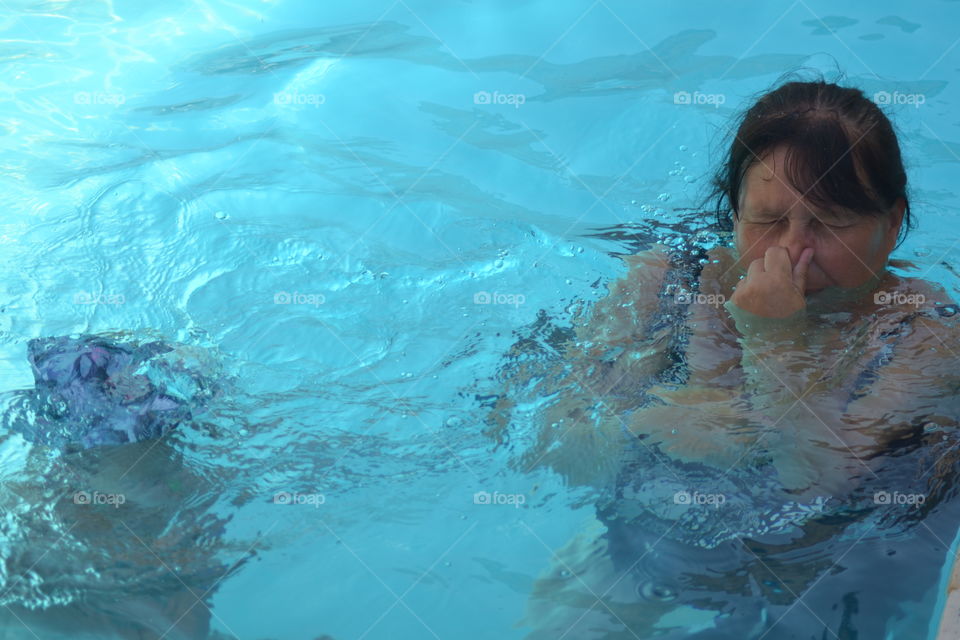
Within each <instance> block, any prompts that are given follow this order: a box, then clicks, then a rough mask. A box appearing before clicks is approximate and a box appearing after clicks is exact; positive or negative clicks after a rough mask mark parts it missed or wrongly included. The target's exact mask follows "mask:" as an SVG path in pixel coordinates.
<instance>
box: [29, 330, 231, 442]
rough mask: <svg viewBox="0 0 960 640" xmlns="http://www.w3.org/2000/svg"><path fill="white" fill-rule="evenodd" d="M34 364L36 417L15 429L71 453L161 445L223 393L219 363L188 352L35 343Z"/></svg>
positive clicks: (100, 342)
mask: <svg viewBox="0 0 960 640" xmlns="http://www.w3.org/2000/svg"><path fill="white" fill-rule="evenodd" d="M27 357H28V359H29V361H30V365H31V367H32V369H33V375H34V380H35V388H34V389H33V390H32V391H29V392H25V393H26V395H28V396H29V398H30V401H31V403H32V404H33V407H32V408H33V412H32V413H31V414H30V415H27V416H24V418H25V419H24V420H20V421H16V422H13V423H12V424H11V426H12V427H13V428H15V429H17V430H19V431H20V432H21V433H22V434H23V435H24V437H25V438H26V439H27V440H29V441H31V442H34V443H37V444H43V445H46V446H48V447H55V448H60V449H64V450H68V451H75V450H78V449H89V448H91V447H98V446H104V445H118V444H127V443H132V442H142V441H145V440H155V439H158V438H161V437H162V436H164V435H166V434H167V433H169V431H170V430H171V429H173V428H175V427H176V426H177V425H178V424H180V423H182V422H185V421H188V420H191V419H192V418H193V417H194V415H195V414H198V413H200V412H201V411H202V409H203V408H204V406H205V405H206V403H207V402H208V401H209V400H210V398H211V397H212V396H213V395H214V393H215V392H216V388H217V387H216V385H217V381H216V373H217V371H216V368H215V367H214V366H213V362H212V360H211V359H210V358H209V356H208V355H207V354H205V353H204V352H203V351H201V350H200V349H197V348H194V347H188V346H186V345H171V344H168V343H165V342H161V341H147V342H140V341H135V340H130V339H125V340H118V339H112V338H109V337H105V336H99V335H80V336H62V337H55V338H34V339H33V340H30V342H29V343H28V345H27Z"/></svg>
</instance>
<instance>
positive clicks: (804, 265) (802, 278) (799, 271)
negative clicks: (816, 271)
mask: <svg viewBox="0 0 960 640" xmlns="http://www.w3.org/2000/svg"><path fill="white" fill-rule="evenodd" d="M812 260H813V249H812V248H810V247H807V248H806V249H804V250H803V252H802V253H801V254H800V259H799V260H797V266H795V267H794V268H793V283H794V284H795V285H797V288H798V289H800V292H801V293H802V292H803V291H805V290H806V286H807V269H808V268H809V267H810V262H811V261H812Z"/></svg>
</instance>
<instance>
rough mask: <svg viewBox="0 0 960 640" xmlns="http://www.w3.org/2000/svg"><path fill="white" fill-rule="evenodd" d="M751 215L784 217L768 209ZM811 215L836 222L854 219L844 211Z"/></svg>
mask: <svg viewBox="0 0 960 640" xmlns="http://www.w3.org/2000/svg"><path fill="white" fill-rule="evenodd" d="M748 211H749V209H748ZM753 214H754V215H755V216H757V217H759V218H779V217H781V216H784V215H786V214H785V213H784V212H781V211H771V210H769V209H761V210H760V211H755V212H753ZM813 215H814V217H817V218H836V219H838V220H847V219H851V220H852V219H853V218H854V216H853V215H851V214H850V213H849V212H846V211H831V210H827V211H824V210H819V211H814V212H813Z"/></svg>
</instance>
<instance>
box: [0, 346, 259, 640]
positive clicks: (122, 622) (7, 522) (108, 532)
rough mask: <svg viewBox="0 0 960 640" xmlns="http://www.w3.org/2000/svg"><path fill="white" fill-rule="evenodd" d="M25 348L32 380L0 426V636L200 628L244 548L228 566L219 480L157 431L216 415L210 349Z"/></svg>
mask: <svg viewBox="0 0 960 640" xmlns="http://www.w3.org/2000/svg"><path fill="white" fill-rule="evenodd" d="M27 352H28V359H29V362H30V365H31V366H32V369H33V374H34V378H35V386H34V388H33V389H29V390H21V391H16V392H12V393H10V394H7V398H6V405H5V409H6V410H5V411H4V413H3V415H2V419H3V424H4V426H5V427H6V428H7V433H3V432H2V431H0V458H2V459H3V460H4V468H2V469H0V476H2V480H3V482H2V484H0V488H2V491H0V511H2V512H3V513H4V514H5V518H4V519H3V521H2V522H0V538H2V539H3V541H4V544H3V545H0V638H11V639H13V638H17V639H19V638H36V637H38V636H39V637H43V638H51V639H54V638H77V639H79V638H90V639H94V638H96V639H103V638H125V639H129V640H140V639H142V638H160V637H163V638H169V639H171V640H195V639H197V638H206V637H208V633H209V627H210V611H209V606H210V604H209V601H210V598H211V597H212V594H213V591H214V589H215V588H216V586H217V584H219V582H220V581H221V580H223V579H224V578H225V577H227V576H228V575H229V574H230V573H231V572H232V571H234V570H236V569H237V568H238V567H239V566H240V564H242V563H243V562H244V561H245V560H246V559H247V558H248V557H249V553H250V552H251V549H250V547H249V545H244V547H243V548H240V549H232V550H230V551H231V557H230V558H229V563H230V564H224V558H222V557H221V555H222V552H223V550H224V548H225V547H227V546H228V544H229V543H226V542H224V541H223V540H222V539H221V537H222V536H223V534H224V532H225V527H226V524H227V521H228V520H229V516H227V517H224V516H222V515H220V514H219V513H218V511H217V509H216V505H217V504H218V502H219V499H220V492H219V491H218V490H217V488H216V485H215V481H216V480H217V479H216V478H215V477H213V476H210V475H209V474H206V473H198V472H197V470H196V469H194V468H193V467H192V466H191V464H190V463H189V462H186V461H185V460H184V458H183V456H182V455H181V453H180V452H179V451H178V450H177V448H176V447H173V446H170V445H169V443H168V442H165V441H164V440H165V436H167V435H168V434H169V433H170V432H171V431H172V430H173V429H176V428H178V427H181V428H182V427H184V426H187V425H188V423H191V422H196V421H199V420H201V419H204V418H209V417H210V416H208V415H206V412H207V410H208V409H209V406H208V405H209V403H210V401H211V400H212V399H213V398H215V397H216V396H217V394H218V393H220V390H221V388H222V386H223V380H222V375H221V368H220V366H219V364H218V361H217V359H216V358H214V356H213V354H211V353H210V352H208V351H206V350H203V349H201V348H199V347H193V346H189V345H183V344H177V343H168V342H164V341H158V340H138V339H135V338H134V337H131V336H127V335H123V336H120V335H111V336H106V335H79V336H62V337H54V338H38V339H34V340H31V341H30V342H29V344H28V347H27ZM16 433H18V434H20V435H22V436H23V438H24V439H26V440H27V441H28V442H29V443H30V444H29V445H25V443H24V442H23V440H21V439H20V438H19V437H17V436H16V435H14V434H16ZM51 454H54V455H51Z"/></svg>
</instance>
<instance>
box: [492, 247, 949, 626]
mask: <svg viewBox="0 0 960 640" xmlns="http://www.w3.org/2000/svg"><path fill="white" fill-rule="evenodd" d="M701 260H702V262H703V264H701ZM628 262H629V263H630V265H631V268H630V270H629V272H628V274H627V275H626V276H625V277H624V278H623V279H621V280H619V281H617V282H616V283H613V284H612V285H611V287H610V289H611V291H610V295H609V296H608V297H607V298H605V299H604V300H601V301H600V302H598V304H597V306H596V308H595V309H594V310H593V313H592V314H591V316H590V319H589V321H587V322H585V323H583V324H580V325H578V326H577V327H576V336H575V338H576V340H575V341H574V342H572V343H570V344H568V348H567V350H566V351H565V352H564V362H563V363H562V373H557V374H548V375H540V374H537V373H532V372H531V375H532V376H533V377H534V378H535V379H537V378H539V379H541V382H539V383H538V384H537V386H535V387H533V388H532V389H530V388H529V387H527V385H526V383H525V382H524V380H523V379H519V380H511V381H510V382H509V384H510V385H511V387H510V389H513V388H516V389H520V388H525V390H524V393H529V394H530V395H531V396H539V397H550V398H552V400H551V401H550V402H549V404H548V406H546V407H545V411H544V415H542V416H541V418H540V420H538V422H539V423H540V424H542V425H543V426H542V427H541V428H540V429H539V430H538V431H537V433H536V436H537V439H536V440H535V442H534V443H533V445H532V446H531V447H530V448H529V450H527V451H525V452H524V455H523V457H522V459H521V460H520V461H519V465H518V466H520V467H521V468H523V469H525V470H529V469H530V468H533V467H535V466H540V465H543V466H549V467H551V468H552V469H554V470H555V471H557V472H558V473H560V474H561V475H562V476H563V477H564V479H565V480H566V481H567V482H568V483H570V484H579V485H592V486H594V487H596V488H597V490H598V491H599V493H600V496H601V497H600V498H599V499H598V501H597V513H596V518H595V519H594V520H592V521H591V522H590V523H589V524H588V527H587V530H585V532H584V534H583V535H582V536H581V537H579V538H578V539H577V540H575V541H572V542H571V544H570V545H569V546H568V547H567V548H565V549H564V550H563V551H562V552H560V556H559V558H558V560H557V563H556V565H555V566H554V567H551V568H550V570H548V571H547V572H546V573H545V574H544V575H543V576H542V577H541V578H540V580H538V581H537V582H536V584H535V587H534V591H533V593H532V595H531V601H530V603H529V608H528V613H527V617H526V619H525V623H526V624H528V625H530V626H531V627H532V628H533V629H534V630H533V631H532V632H531V634H530V635H529V637H530V638H531V639H533V638H538V639H539V638H546V637H557V636H558V635H560V634H562V633H564V632H566V631H568V630H569V629H571V628H573V631H571V634H573V635H575V634H576V633H577V630H581V631H584V630H586V629H588V628H589V629H591V630H592V631H593V632H597V631H599V629H607V630H608V632H609V634H610V635H609V636H604V635H602V634H600V635H597V636H596V637H611V638H613V637H620V636H619V635H617V634H618V633H622V632H623V629H624V625H627V626H628V627H629V628H630V629H632V630H633V631H634V632H635V633H637V634H638V635H639V637H648V635H645V634H654V633H658V634H662V637H665V638H668V637H669V638H673V637H677V638H681V637H682V638H686V637H701V636H699V635H697V636H694V635H693V634H692V632H691V630H690V628H689V627H687V626H685V624H686V623H684V622H683V621H684V620H694V619H699V620H700V621H701V622H702V632H703V635H702V637H704V638H733V637H737V638H748V637H757V636H758V635H759V634H762V633H763V632H764V630H770V629H772V628H773V627H777V628H776V629H773V631H771V633H772V634H773V633H777V632H781V633H784V632H785V630H786V629H788V628H792V629H793V632H794V633H796V632H798V631H797V630H802V629H803V628H804V624H805V620H804V616H805V615H808V612H807V610H806V609H804V608H803V607H793V605H795V604H796V597H797V596H798V595H799V594H800V593H802V591H803V590H804V589H805V588H807V587H809V586H810V585H812V584H814V582H815V581H816V580H818V579H819V577H820V576H821V575H822V572H823V571H826V570H828V569H829V567H830V565H831V563H832V562H833V561H832V560H829V561H828V559H829V554H827V553H826V552H824V551H823V550H822V547H823V546H824V545H829V544H830V541H831V540H832V539H835V538H836V539H839V538H841V537H842V536H843V535H844V531H845V530H847V529H856V527H858V526H863V525H862V524H858V523H859V522H865V520H864V518H865V517H867V516H869V517H870V518H873V519H874V520H877V521H881V522H882V521H890V520H892V521H894V522H906V521H913V519H915V518H919V517H924V516H926V515H927V508H928V507H931V508H932V507H933V506H934V505H935V504H937V502H938V501H939V500H941V499H943V498H945V496H946V494H945V493H944V492H945V491H946V492H949V491H951V489H950V488H949V487H950V486H951V485H952V483H951V481H950V480H949V478H951V477H955V475H956V474H955V467H956V466H957V465H956V460H955V456H952V455H950V454H949V452H950V451H951V446H952V443H953V442H955V440H954V439H948V438H952V436H950V435H949V434H950V433H951V432H950V431H949V429H948V430H947V431H944V432H942V433H941V431H940V430H941V429H944V428H949V427H950V426H952V425H953V424H954V422H953V421H954V419H955V416H956V415H957V409H958V407H957V406H956V404H957V403H956V400H955V398H956V397H957V395H956V394H955V393H953V392H952V391H951V386H950V385H951V384H953V383H954V381H956V380H957V376H956V375H955V374H954V373H953V372H952V371H951V368H952V359H951V357H950V353H949V351H948V350H947V349H945V348H944V345H945V344H946V345H949V344H956V343H957V342H956V340H955V338H952V337H951V336H956V334H957V330H956V327H955V325H954V323H953V320H951V316H953V315H954V314H956V307H955V306H953V305H952V304H951V301H950V300H949V298H947V297H946V296H945V295H944V294H943V292H942V291H938V290H937V289H936V288H935V287H932V286H930V285H927V284H926V283H925V282H923V281H919V280H910V279H903V278H899V277H897V276H895V275H894V274H892V273H889V272H887V273H886V274H885V278H884V279H883V280H882V281H881V282H879V283H878V285H877V288H878V290H880V291H884V292H886V293H888V294H890V295H888V296H886V297H884V298H882V299H881V301H880V302H879V303H878V302H877V299H875V298H874V293H875V292H868V295H866V294H865V295H861V296H858V297H856V299H853V300H851V299H850V297H849V296H848V295H844V292H843V291H831V290H830V289H829V288H827V289H824V290H823V291H820V292H818V293H816V294H813V295H811V296H809V298H808V302H809V314H810V317H811V318H812V320H813V321H812V323H811V325H810V326H808V327H807V329H806V331H805V334H806V335H805V336H803V337H801V336H799V335H790V334H786V335H781V336H778V339H777V340H771V341H770V342H769V344H768V345H766V346H767V348H766V349H765V350H764V351H762V352H754V353H752V354H751V352H750V348H751V347H752V346H753V344H752V343H746V344H745V343H744V341H743V334H742V333H741V332H740V330H739V329H738V327H737V326H736V324H735V322H734V321H733V319H732V318H731V317H730V315H729V313H728V312H727V309H726V308H725V307H724V306H723V304H722V302H723V300H722V299H718V298H713V299H710V298H706V297H705V296H710V295H720V294H723V293H724V292H726V295H728V294H729V290H730V289H731V288H732V287H734V286H735V283H736V282H737V280H738V279H739V276H740V275H742V274H741V273H738V271H737V270H736V268H735V266H734V265H735V263H736V253H735V250H732V249H728V248H725V247H717V248H715V249H713V250H711V251H709V252H708V253H707V254H706V255H705V256H703V255H700V256H688V257H687V259H678V258H677V257H676V256H673V257H671V256H670V255H669V254H668V252H667V250H666V248H658V250H655V251H651V252H647V253H644V254H642V255H639V256H632V257H630V258H629V259H628ZM700 267H702V269H701V268H700ZM691 270H692V271H694V273H693V274H691ZM697 272H698V273H697ZM880 287H882V289H881V288H880ZM658 292H659V293H658ZM692 294H700V297H699V298H698V297H697V296H696V295H692ZM911 295H913V296H915V295H923V296H924V304H923V305H922V306H914V305H911V304H886V303H884V300H887V299H892V300H905V299H909V300H916V299H917V298H915V297H914V298H907V296H911ZM691 300H693V302H691ZM697 300H699V302H697ZM717 302H720V304H715V303H717ZM938 347H939V349H938ZM751 369H752V370H751ZM791 376H792V377H791ZM510 389H508V391H507V393H506V394H504V396H502V397H501V402H500V405H499V406H498V408H497V410H496V411H495V414H494V416H493V422H494V424H495V425H496V426H495V428H494V430H493V432H492V433H494V434H496V433H499V431H498V429H505V428H506V427H507V425H508V424H509V421H510V417H509V407H510V406H512V403H513V402H514V401H516V402H522V401H523V398H521V397H519V394H516V395H514V394H515V392H512V391H511V390H510ZM550 425H552V426H550ZM941 436H942V437H943V438H944V440H943V441H942V442H941V440H940V438H941ZM937 466H939V467H940V468H938V469H936V471H935V470H934V469H935V467H937ZM928 471H929V473H927V472H928ZM876 492H881V493H882V492H886V493H888V494H894V493H895V492H899V493H901V494H909V495H920V494H922V495H923V496H924V498H925V499H926V500H927V501H928V502H927V505H926V507H924V508H923V510H922V511H921V510H920V509H919V508H917V507H915V506H913V505H903V504H899V505H898V504H886V505H882V504H877V503H876V501H875V499H874V493H876ZM698 495H699V496H708V497H711V496H717V495H722V496H723V501H722V502H720V503H719V504H716V503H709V502H708V503H706V504H697V503H696V496H698ZM715 502H717V501H715ZM954 515H955V514H954ZM951 517H954V516H953V515H948V516H940V519H939V520H938V521H937V523H935V522H934V520H933V519H931V518H927V519H926V520H925V524H926V525H927V528H924V531H926V532H929V535H928V534H927V533H924V534H923V536H926V537H927V538H928V539H927V540H926V543H927V544H926V546H922V547H917V546H916V545H915V542H914V540H913V539H912V538H908V539H905V540H904V545H905V546H903V548H902V549H900V551H901V553H900V555H897V556H893V555H892V554H893V553H896V551H895V550H896V549H899V548H900V545H894V544H893V543H890V542H885V541H882V540H879V539H880V538H883V537H884V536H883V531H882V530H880V529H878V530H877V533H876V536H870V535H868V536H866V537H865V538H864V539H863V540H862V541H861V543H862V544H861V546H860V547H859V549H858V553H854V554H851V555H850V556H849V557H848V558H847V560H848V562H847V563H846V564H844V566H846V567H847V568H848V571H847V573H846V575H845V577H844V578H843V579H842V580H841V579H838V578H834V579H832V580H831V581H829V584H830V585H832V586H831V587H830V588H829V589H825V590H824V591H825V592H826V593H829V594H832V595H831V597H837V598H839V595H837V593H838V592H837V589H839V588H841V587H840V585H843V588H847V589H850V588H854V587H855V586H856V585H857V580H860V581H864V580H865V581H867V582H871V584H874V583H875V581H874V579H873V578H871V576H872V575H873V571H876V572H877V573H879V572H880V567H881V566H882V567H883V568H884V570H890V571H902V570H903V569H904V567H909V566H910V563H911V562H918V560H917V558H919V556H920V555H921V551H920V549H921V548H922V549H923V552H922V553H923V554H925V555H924V560H923V563H924V564H923V566H924V567H925V570H926V573H921V572H914V574H913V575H914V576H915V578H916V581H917V582H918V583H921V582H923V581H924V580H926V581H927V582H928V583H930V584H933V582H934V581H935V580H936V577H937V571H938V570H939V569H938V568H939V562H938V561H937V560H936V558H935V557H934V556H936V557H937V558H940V557H941V556H942V553H940V555H938V553H939V552H938V551H937V549H936V545H937V542H936V541H937V539H938V537H943V538H944V539H949V536H950V533H949V531H950V528H951V526H953V525H952V524H951V521H950V518H951ZM933 532H935V534H934V533H933ZM923 536H921V537H923ZM875 537H876V538H877V539H878V540H879V541H878V540H875ZM855 540H856V538H854V540H853V541H855ZM744 545H746V546H744ZM911 545H913V546H911ZM908 550H909V554H910V555H909V556H908V555H907V552H908ZM811 553H813V554H816V555H817V556H818V557H819V558H820V559H819V560H818V562H817V564H815V565H814V566H812V567H809V568H808V569H804V570H801V569H800V567H798V566H793V565H792V561H791V560H789V558H791V557H792V556H791V554H800V557H803V556H804V554H811ZM885 553H886V554H887V555H884V554H885ZM754 554H759V557H760V560H758V557H757V555H754ZM778 554H784V555H783V559H781V560H773V558H774V557H775V556H777V555H778ZM877 555H879V556H881V557H882V559H883V562H882V563H880V564H878V563H877V561H875V560H873V561H872V560H870V558H872V557H876V556H877ZM941 561H942V558H941ZM771 562H772V563H774V564H773V566H774V567H775V569H776V570H775V571H774V572H773V573H771V572H770V570H769V567H767V566H765V564H764V563H768V564H769V563H771ZM853 566H856V567H857V570H856V571H853V570H852V567H853ZM872 567H876V569H872ZM571 573H573V574H575V575H576V576H577V577H578V578H580V580H574V579H571V578H570V577H569V576H570V574H571ZM778 575H779V576H780V577H782V578H783V580H785V581H786V586H785V585H784V583H783V582H781V579H780V577H778ZM711 576H713V577H711ZM737 576H739V577H737ZM750 576H752V577H750ZM745 579H746V582H744V580H745ZM581 580H582V581H581ZM751 581H752V582H751ZM750 584H754V585H756V586H754V587H750V586H749V585H750ZM879 584H882V583H879ZM901 586H902V589H900V591H898V592H896V594H895V595H896V598H900V599H903V598H904V597H908V596H910V595H916V596H919V594H917V593H915V591H914V592H911V589H915V587H914V585H913V584H912V583H906V582H904V583H902V585H901ZM859 588H860V590H861V592H862V593H863V594H866V593H867V591H868V589H867V587H864V586H860V587H859ZM791 589H792V590H794V592H793V593H791V592H790V590H791ZM887 591H889V592H890V593H894V591H893V590H890V589H889V588H887ZM824 597H826V596H824ZM896 598H894V597H893V596H891V597H890V598H889V599H888V601H889V603H890V607H893V606H894V603H895V601H896ZM860 601H861V602H862V599H861V600H860ZM873 601H874V602H880V601H881V600H880V594H879V593H878V594H876V595H875V596H874V597H873ZM826 602H828V603H829V600H827V601H826ZM591 606H592V607H593V609H591ZM821 606H829V604H826V605H821ZM791 607H793V608H791ZM856 608H857V602H856V601H851V602H846V603H845V604H843V605H842V606H841V607H839V608H836V609H833V612H834V613H832V614H830V615H829V616H828V615H827V614H826V613H823V612H822V611H820V610H818V615H819V616H820V617H821V618H823V620H824V624H825V625H826V627H827V628H830V629H833V630H834V631H836V630H838V629H841V628H843V627H844V625H852V626H850V627H849V628H850V629H854V628H857V629H860V630H862V631H866V630H868V629H870V630H878V629H882V628H883V627H884V625H885V624H886V620H885V619H879V618H878V619H874V620H871V621H869V622H868V621H866V620H865V619H864V618H863V617H862V616H861V617H859V618H857V617H856V616H855V610H856ZM892 610H893V609H891V611H892ZM698 616H699V618H698ZM718 616H719V617H718ZM781 616H782V617H783V619H782V620H780V618H781ZM851 616H853V617H851ZM808 617H811V618H812V616H808ZM851 620H855V622H856V624H854V623H853V622H851ZM814 621H816V619H814ZM670 629H673V631H672V632H671V631H669V630H670ZM671 633H674V634H676V635H670V634H671ZM778 637H779V636H778ZM783 637H794V636H792V635H784V636H783ZM797 637H802V636H797Z"/></svg>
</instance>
